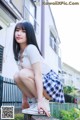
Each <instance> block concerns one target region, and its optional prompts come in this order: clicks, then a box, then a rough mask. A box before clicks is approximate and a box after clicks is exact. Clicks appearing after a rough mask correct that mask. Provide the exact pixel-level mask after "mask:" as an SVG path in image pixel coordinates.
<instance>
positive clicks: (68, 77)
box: [62, 63, 80, 90]
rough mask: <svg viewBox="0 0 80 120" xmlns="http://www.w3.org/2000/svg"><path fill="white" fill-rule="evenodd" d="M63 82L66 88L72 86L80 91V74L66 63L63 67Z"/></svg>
mask: <svg viewBox="0 0 80 120" xmlns="http://www.w3.org/2000/svg"><path fill="white" fill-rule="evenodd" d="M62 80H63V83H64V85H65V86H66V85H68V86H72V87H75V88H76V89H78V90H80V72H79V71H77V70H76V69H74V68H72V67H71V66H69V65H67V64H66V63H63V66H62Z"/></svg>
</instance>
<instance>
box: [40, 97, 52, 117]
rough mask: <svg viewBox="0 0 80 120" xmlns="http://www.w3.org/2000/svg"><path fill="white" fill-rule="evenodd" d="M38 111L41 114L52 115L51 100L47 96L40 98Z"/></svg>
mask: <svg viewBox="0 0 80 120" xmlns="http://www.w3.org/2000/svg"><path fill="white" fill-rule="evenodd" d="M38 112H39V114H46V115H47V116H48V117H50V116H51V115H50V107H49V102H48V100H46V99H45V98H42V99H41V100H38Z"/></svg>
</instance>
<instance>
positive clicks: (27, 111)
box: [22, 98, 50, 115]
mask: <svg viewBox="0 0 80 120" xmlns="http://www.w3.org/2000/svg"><path fill="white" fill-rule="evenodd" d="M44 105H45V108H46V109H47V110H48V112H50V106H49V101H48V100H46V99H45V98H44ZM37 106H38V104H37V103H32V105H31V106H30V108H27V109H24V110H22V113H25V114H31V115H45V113H43V111H40V114H39V113H38V107H37ZM41 112H42V113H41Z"/></svg>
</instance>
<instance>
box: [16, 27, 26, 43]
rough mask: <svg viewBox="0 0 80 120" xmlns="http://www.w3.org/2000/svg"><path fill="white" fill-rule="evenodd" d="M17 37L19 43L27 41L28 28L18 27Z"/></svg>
mask: <svg viewBox="0 0 80 120" xmlns="http://www.w3.org/2000/svg"><path fill="white" fill-rule="evenodd" d="M15 39H16V42H17V43H19V44H23V43H26V42H27V37H26V30H25V29H22V28H16V30H15ZM26 44H27V43H26Z"/></svg>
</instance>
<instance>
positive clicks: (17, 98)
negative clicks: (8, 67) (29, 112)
mask: <svg viewBox="0 0 80 120" xmlns="http://www.w3.org/2000/svg"><path fill="white" fill-rule="evenodd" d="M21 103H22V94H21V92H20V90H19V88H18V87H17V86H16V84H15V83H14V80H12V79H9V78H4V77H2V76H0V106H1V105H5V106H8V105H13V106H15V107H16V108H21Z"/></svg>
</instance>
